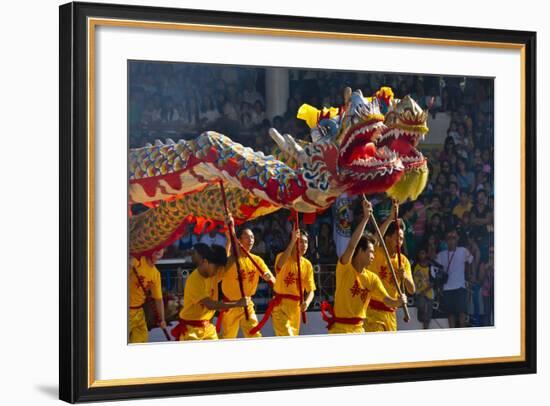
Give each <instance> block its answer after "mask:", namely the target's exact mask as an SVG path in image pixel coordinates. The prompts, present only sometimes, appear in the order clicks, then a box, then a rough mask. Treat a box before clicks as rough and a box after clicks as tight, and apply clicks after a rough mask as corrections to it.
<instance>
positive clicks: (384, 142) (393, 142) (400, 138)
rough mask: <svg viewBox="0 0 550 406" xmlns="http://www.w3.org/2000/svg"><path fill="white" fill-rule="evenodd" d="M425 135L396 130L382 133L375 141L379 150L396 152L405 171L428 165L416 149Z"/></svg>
mask: <svg viewBox="0 0 550 406" xmlns="http://www.w3.org/2000/svg"><path fill="white" fill-rule="evenodd" d="M423 137H424V135H423V134H422V133H419V132H407V131H403V130H399V129H396V128H393V129H390V130H388V131H385V132H383V133H381V134H380V135H379V136H378V137H377V138H376V140H375V142H376V146H377V147H378V148H383V147H387V148H389V149H390V150H392V151H394V152H396V153H397V154H398V157H399V158H401V162H402V163H403V165H404V166H405V169H414V168H420V167H423V166H424V165H426V163H427V161H426V158H425V157H424V155H422V153H421V152H420V151H419V150H418V149H417V148H416V147H417V145H418V143H419V142H420V140H421V139H423Z"/></svg>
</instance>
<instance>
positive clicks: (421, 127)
mask: <svg viewBox="0 0 550 406" xmlns="http://www.w3.org/2000/svg"><path fill="white" fill-rule="evenodd" d="M386 102H388V111H387V113H386V115H385V118H384V124H385V126H384V128H383V129H382V131H381V132H380V134H379V135H378V136H377V137H376V139H375V143H376V146H377V147H378V148H379V149H383V148H389V149H391V150H392V151H393V152H395V153H397V155H398V157H399V158H400V159H401V162H402V163H403V166H404V174H403V176H402V177H401V178H400V179H399V181H398V182H396V183H395V184H394V185H393V186H391V187H390V188H389V189H388V190H387V191H386V192H387V194H388V195H389V196H390V197H392V198H393V199H395V200H397V201H399V202H404V201H406V200H407V199H411V200H415V199H416V198H417V197H418V195H419V194H420V193H421V192H422V191H423V190H424V188H425V187H426V183H427V180H428V164H427V160H426V158H425V157H424V155H422V153H421V152H420V151H419V150H418V149H417V146H418V143H419V142H420V140H421V139H423V138H424V136H425V134H426V133H427V132H428V126H427V119H428V114H427V112H425V111H423V110H422V108H421V107H420V106H419V105H418V104H417V103H416V102H415V101H414V100H413V99H412V98H411V97H410V96H405V97H404V98H403V99H400V100H399V99H393V98H390V99H389V100H388V99H386Z"/></svg>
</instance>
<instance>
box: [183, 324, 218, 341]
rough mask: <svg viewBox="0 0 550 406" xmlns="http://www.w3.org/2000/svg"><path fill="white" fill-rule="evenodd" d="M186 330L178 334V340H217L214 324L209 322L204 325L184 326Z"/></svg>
mask: <svg viewBox="0 0 550 406" xmlns="http://www.w3.org/2000/svg"><path fill="white" fill-rule="evenodd" d="M185 328H186V329H187V332H186V333H185V334H182V335H180V341H192V340H217V339H218V334H217V333H216V326H214V325H213V324H212V323H209V324H208V325H207V326H206V327H193V326H189V325H188V326H185Z"/></svg>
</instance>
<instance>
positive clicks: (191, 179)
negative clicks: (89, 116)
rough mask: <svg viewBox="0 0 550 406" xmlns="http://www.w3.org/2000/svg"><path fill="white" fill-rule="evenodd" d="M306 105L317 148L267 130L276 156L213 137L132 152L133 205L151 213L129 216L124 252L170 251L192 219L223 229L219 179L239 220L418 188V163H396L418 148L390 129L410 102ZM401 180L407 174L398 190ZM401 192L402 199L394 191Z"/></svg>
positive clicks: (395, 126) (361, 100) (374, 100)
mask: <svg viewBox="0 0 550 406" xmlns="http://www.w3.org/2000/svg"><path fill="white" fill-rule="evenodd" d="M404 101H405V99H403V101H401V103H404ZM411 101H412V99H411ZM412 102H413V103H414V101H412ZM407 103H408V102H407ZM306 106H307V105H306ZM399 106H400V107H399ZM307 107H309V110H308V109H307V108H306V110H307V111H306V113H304V111H303V108H304V106H302V108H301V110H302V111H301V112H299V114H298V117H300V118H304V119H306V121H307V122H308V124H309V125H310V127H312V138H313V139H314V142H306V143H303V142H302V143H299V142H296V141H295V140H294V139H293V138H292V137H291V136H290V135H288V134H284V135H281V134H279V132H278V131H277V130H275V129H272V130H270V136H271V137H272V138H273V140H274V141H275V143H276V144H277V146H278V147H279V149H280V154H278V156H277V157H275V156H273V155H265V154H264V153H263V152H259V151H254V150H252V149H251V148H246V147H243V146H242V145H241V144H239V143H236V142H234V141H232V140H231V139H230V138H229V137H227V136H225V135H222V134H219V133H216V132H213V131H207V132H205V133H203V134H201V135H200V136H198V137H197V138H196V139H193V140H188V141H185V140H181V141H178V142H173V141H171V140H168V141H167V142H166V143H161V142H160V141H157V142H156V143H155V145H148V146H146V147H144V148H138V149H134V150H131V151H130V155H129V171H130V173H129V179H130V186H129V199H130V203H131V204H135V203H142V204H146V205H148V206H150V207H151V208H150V209H149V210H147V211H145V212H143V213H141V214H139V215H134V216H132V217H131V218H130V252H131V253H132V254H133V255H147V254H150V253H152V252H153V251H155V250H157V249H159V248H162V247H164V246H166V245H169V244H170V243H172V242H173V241H175V240H176V239H177V238H178V237H179V236H180V235H181V233H182V232H183V230H184V228H185V226H186V225H187V224H190V223H195V224H196V228H195V229H196V231H197V232H198V231H200V230H201V228H203V227H204V226H205V225H206V224H209V225H215V224H220V223H224V207H223V201H222V196H221V191H220V186H219V182H223V184H224V187H225V189H226V194H227V203H228V206H229V209H230V211H231V213H232V215H233V217H234V218H235V222H236V223H237V224H239V223H243V222H245V221H248V220H251V219H254V218H257V217H259V216H263V215H266V214H269V213H272V212H274V211H276V210H279V209H280V208H287V209H292V210H296V211H299V212H303V213H315V212H319V211H322V210H325V209H326V208H328V207H330V205H331V204H332V202H333V201H334V200H335V199H336V198H337V197H338V196H339V195H340V194H342V193H344V192H348V193H350V194H361V193H364V194H372V193H379V192H385V191H388V190H390V189H391V188H392V187H393V188H396V187H397V189H394V190H408V189H410V188H411V187H413V188H414V187H415V185H416V184H417V183H418V182H419V181H418V179H417V177H415V176H413V175H411V174H413V173H417V172H418V173H422V169H419V168H422V167H423V166H425V159H424V162H423V163H418V164H416V165H413V164H412V161H411V160H410V159H408V158H406V159H405V161H406V162H407V163H408V165H404V161H403V159H402V157H407V156H408V155H411V156H412V154H413V152H414V151H416V148H415V147H416V143H417V138H415V137H413V136H410V137H408V136H405V135H403V136H402V135H397V133H396V131H401V127H399V126H398V125H400V124H401V122H400V121H399V120H398V119H397V118H396V117H400V116H403V117H405V115H404V114H405V112H406V111H409V108H410V106H409V105H408V104H407V105H405V104H402V105H400V103H397V102H392V106H391V108H390V109H388V112H392V113H391V114H390V113H387V114H386V116H384V115H383V114H382V113H381V112H380V105H379V100H378V99H377V98H372V99H367V98H363V97H362V95H361V94H360V92H354V93H353V95H352V96H351V98H350V102H349V103H348V105H347V108H346V109H331V110H330V111H328V112H327V111H324V110H323V111H318V110H316V109H313V108H311V106H307ZM325 110H326V109H325ZM312 114H313V115H315V114H317V116H316V117H313V118H312V117H311V115H312ZM406 114H409V113H406ZM301 115H302V117H301ZM308 115H309V117H305V116H308ZM387 117H390V118H391V117H394V119H392V120H393V121H392V122H391V123H390V122H388V124H390V125H391V126H388V125H387V124H385V121H388V120H387ZM415 117H416V116H415ZM417 118H418V117H417ZM424 124H425V123H424ZM392 140H393V141H396V140H401V141H400V142H399V143H397V144H395V143H394V142H393V141H392ZM403 141H404V142H403ZM405 144H409V146H408V147H407V148H405ZM411 148H412V149H411ZM415 153H416V152H415ZM420 155H421V154H420ZM278 158H280V159H278ZM422 159H423V158H422ZM406 172H408V173H406ZM404 175H407V177H410V176H412V177H411V178H410V179H408V180H407V185H406V186H405V187H401V188H399V187H398V185H399V182H400V180H401V179H402V178H403V176H404ZM422 188H423V186H422ZM415 193H416V192H414V193H413V195H414V194H415ZM413 195H411V196H408V197H411V198H412V197H413ZM404 196H405V197H407V193H401V197H404ZM414 197H416V196H414Z"/></svg>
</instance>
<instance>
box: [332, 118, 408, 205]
mask: <svg viewBox="0 0 550 406" xmlns="http://www.w3.org/2000/svg"><path fill="white" fill-rule="evenodd" d="M384 128H385V127H384V125H383V124H382V123H381V122H376V123H367V124H365V123H362V124H359V125H356V126H355V127H352V128H351V129H350V130H349V131H348V132H347V135H346V137H345V138H344V142H343V143H342V145H343V146H344V147H343V149H342V152H341V154H340V157H339V160H338V164H339V166H340V168H341V169H342V170H343V174H344V176H345V177H349V178H350V179H351V180H352V182H351V184H352V185H353V186H352V187H351V189H350V190H348V192H351V193H352V194H361V193H365V194H371V193H379V192H383V191H384V190H386V189H387V188H389V187H390V186H392V185H393V184H394V183H395V182H397V181H398V180H399V179H400V178H401V176H402V175H403V170H404V168H403V164H402V163H401V160H400V159H399V156H398V154H397V153H396V152H394V151H392V150H391V149H390V148H388V147H386V146H383V147H381V148H377V147H376V146H375V144H374V143H373V142H372V141H373V140H374V139H376V138H377V137H378V136H379V133H380V131H381V130H383V129H384Z"/></svg>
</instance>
